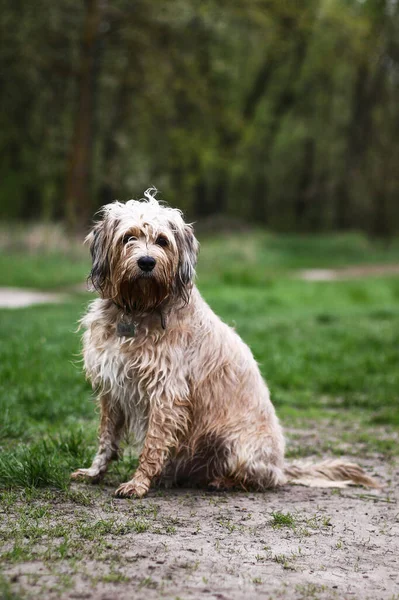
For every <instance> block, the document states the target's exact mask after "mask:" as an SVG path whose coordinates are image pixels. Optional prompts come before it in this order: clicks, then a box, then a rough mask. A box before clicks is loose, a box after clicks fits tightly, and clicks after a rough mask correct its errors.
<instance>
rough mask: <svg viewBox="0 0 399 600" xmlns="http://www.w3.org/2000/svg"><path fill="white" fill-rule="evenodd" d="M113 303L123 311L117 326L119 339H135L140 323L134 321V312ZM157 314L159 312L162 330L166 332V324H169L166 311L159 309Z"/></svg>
mask: <svg viewBox="0 0 399 600" xmlns="http://www.w3.org/2000/svg"><path fill="white" fill-rule="evenodd" d="M113 303H114V304H115V306H116V307H117V308H119V310H121V311H122V316H121V318H120V319H119V321H118V323H117V325H116V333H117V335H118V336H119V337H134V336H135V335H136V329H137V327H138V325H139V323H138V322H137V321H134V320H133V314H132V311H130V310H129V309H128V308H127V307H122V306H120V305H119V304H118V303H117V302H115V301H113ZM155 312H157V313H158V314H159V317H160V319H161V325H162V329H164V330H165V329H166V324H167V318H166V315H165V313H164V311H162V309H161V308H158V309H156V311H155Z"/></svg>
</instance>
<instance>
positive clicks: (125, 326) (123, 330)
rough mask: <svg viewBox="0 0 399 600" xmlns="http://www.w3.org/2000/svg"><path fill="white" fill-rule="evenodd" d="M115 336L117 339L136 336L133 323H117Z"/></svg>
mask: <svg viewBox="0 0 399 600" xmlns="http://www.w3.org/2000/svg"><path fill="white" fill-rule="evenodd" d="M116 335H117V336H118V337H134V336H135V335H136V325H135V323H124V322H123V321H119V323H118V324H117V326H116Z"/></svg>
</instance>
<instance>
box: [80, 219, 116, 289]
mask: <svg viewBox="0 0 399 600" xmlns="http://www.w3.org/2000/svg"><path fill="white" fill-rule="evenodd" d="M85 242H86V243H88V244H89V247H90V253H91V259H92V267H91V271H90V274H89V277H88V281H89V283H90V284H91V285H92V286H93V288H94V289H95V290H96V291H97V292H99V293H100V294H104V291H105V289H106V287H107V284H108V283H109V277H110V274H111V266H110V258H109V249H110V242H111V241H110V239H109V236H108V235H107V231H106V226H105V223H104V221H99V222H98V223H96V225H95V226H94V227H93V229H92V230H91V232H90V233H89V235H88V236H87V238H86V240H85Z"/></svg>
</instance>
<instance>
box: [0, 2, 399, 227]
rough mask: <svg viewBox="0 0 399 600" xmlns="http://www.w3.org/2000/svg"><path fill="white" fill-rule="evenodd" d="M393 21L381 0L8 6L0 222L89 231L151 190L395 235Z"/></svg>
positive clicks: (270, 221) (271, 222) (274, 221)
mask: <svg viewBox="0 0 399 600" xmlns="http://www.w3.org/2000/svg"><path fill="white" fill-rule="evenodd" d="M93 15H94V17H95V19H98V22H99V26H98V27H95V28H94V31H93V32H92V34H93V35H88V32H89V33H90V23H91V22H92V20H93V19H92V17H93ZM95 22H97V21H95ZM398 31H399V6H398V4H397V3H392V2H390V1H389V0H382V1H381V2H375V1H374V0H364V1H362V2H359V1H358V0H333V1H331V2H325V1H323V0H300V1H297V2H288V3H287V2H279V1H277V0H272V1H270V0H267V1H266V0H240V1H238V2H234V3H231V2H226V1H225V0H224V1H223V2H220V1H216V0H209V1H207V2H206V3H198V2H195V1H194V0H184V1H183V0H171V1H170V2H167V3H165V2H161V1H160V0H151V1H150V0H141V1H140V2H136V3H135V5H134V8H133V7H132V4H131V2H130V1H129V0H117V1H115V2H113V3H110V2H108V3H106V2H100V1H99V0H95V1H94V2H91V3H79V4H76V2H73V1H72V0H60V1H59V2H56V3H55V2H50V0H39V1H38V2H35V4H34V6H33V5H32V6H31V7H24V10H22V7H21V5H20V3H16V2H15V1H14V0H5V1H4V2H3V7H2V31H1V34H2V40H3V44H2V47H1V51H0V71H1V73H2V85H1V86H0V89H1V92H0V94H1V101H2V114H1V115H0V151H1V154H2V156H4V160H3V164H2V166H1V168H0V216H3V217H8V218H32V217H45V218H48V219H51V218H66V219H68V220H69V223H70V225H72V224H74V225H75V227H77V226H78V225H79V224H80V225H81V227H83V226H84V225H85V224H86V221H87V219H88V218H89V216H90V215H91V214H93V212H94V210H95V208H96V207H98V206H99V205H100V204H103V203H104V202H106V201H111V200H113V199H115V198H119V199H122V200H123V199H127V198H129V197H131V196H135V197H139V196H140V195H142V193H143V189H145V188H146V187H148V186H149V185H150V184H155V185H157V186H158V187H159V188H160V189H162V190H163V191H164V194H165V198H166V199H167V200H168V201H169V202H170V203H172V204H174V205H178V206H180V207H181V208H183V209H184V210H186V211H187V212H188V214H189V215H190V216H192V217H193V218H196V217H197V216H200V217H204V216H207V215H214V214H216V213H219V214H223V215H225V216H226V215H227V216H230V217H231V216H234V217H239V218H241V219H245V220H251V221H257V222H260V223H262V224H267V225H268V226H269V227H270V228H272V229H275V230H276V229H279V230H298V229H299V230H315V231H316V230H319V231H320V230H327V229H347V228H348V227H351V228H353V227H356V228H361V229H365V230H367V231H369V232H371V233H373V234H375V235H378V236H385V237H389V236H391V235H392V234H394V233H395V232H396V231H397V224H398V219H399V212H398V210H399V209H398V203H397V194H398V189H399V179H398V177H399V176H398V169H397V158H396V148H397V144H398V111H397V110H396V105H397V96H398V85H399V80H398V78H397V76H396V74H397V70H398V56H399V53H398V48H399V46H398V40H399V35H398ZM83 42H84V43H83ZM77 176H79V177H82V181H80V179H79V180H78V177H77ZM66 190H68V191H66Z"/></svg>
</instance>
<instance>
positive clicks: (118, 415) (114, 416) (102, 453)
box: [71, 394, 125, 483]
mask: <svg viewBox="0 0 399 600" xmlns="http://www.w3.org/2000/svg"><path fill="white" fill-rule="evenodd" d="M100 406H101V421H100V429H99V434H100V436H99V437H100V440H99V447H98V451H97V454H96V455H95V457H94V459H93V462H92V464H91V467H89V468H88V469H78V470H77V471H75V472H74V473H72V474H71V478H72V479H88V480H90V481H92V482H93V483H95V482H97V481H99V480H100V479H101V478H102V477H103V476H104V474H105V472H106V471H107V469H108V466H109V463H110V462H111V460H116V459H117V458H118V448H119V440H120V437H121V434H122V431H123V427H124V422H125V419H124V415H123V413H122V411H121V409H120V407H119V406H118V405H115V404H114V403H112V401H111V400H110V398H109V396H108V395H107V394H105V395H103V396H101V397H100Z"/></svg>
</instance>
